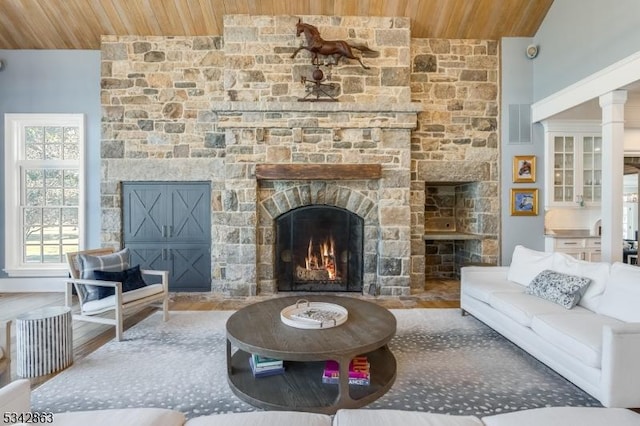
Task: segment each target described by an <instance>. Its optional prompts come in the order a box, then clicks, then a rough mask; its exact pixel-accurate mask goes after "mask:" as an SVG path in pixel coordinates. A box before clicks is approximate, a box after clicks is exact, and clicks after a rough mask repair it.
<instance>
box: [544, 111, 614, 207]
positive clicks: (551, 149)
mask: <svg viewBox="0 0 640 426" xmlns="http://www.w3.org/2000/svg"><path fill="white" fill-rule="evenodd" d="M542 124H543V126H544V129H545V162H546V164H545V165H546V167H545V170H546V173H547V175H546V190H545V207H582V206H585V205H587V206H598V205H600V203H601V201H602V132H601V124H600V123H599V122H595V121H577V120H570V121H569V120H548V121H545V122H543V123H542Z"/></svg>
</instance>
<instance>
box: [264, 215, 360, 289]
mask: <svg viewBox="0 0 640 426" xmlns="http://www.w3.org/2000/svg"><path fill="white" fill-rule="evenodd" d="M363 247H364V220H363V219H362V218H361V217H359V216H358V215H356V214H354V213H351V212H349V211H348V210H345V209H341V208H338V207H332V206H306V207H300V208H297V209H294V210H291V211H289V212H287V213H284V214H282V215H281V216H279V217H278V218H277V219H276V277H277V287H278V291H362V284H363V270H364V262H363Z"/></svg>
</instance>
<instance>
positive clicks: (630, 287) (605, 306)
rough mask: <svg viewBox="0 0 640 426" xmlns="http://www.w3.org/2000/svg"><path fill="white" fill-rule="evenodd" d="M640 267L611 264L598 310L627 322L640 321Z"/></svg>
mask: <svg viewBox="0 0 640 426" xmlns="http://www.w3.org/2000/svg"><path fill="white" fill-rule="evenodd" d="M639 306H640V267H638V266H632V265H626V264H624V263H620V262H616V263H614V264H613V265H612V266H611V274H610V275H609V281H608V282H607V286H606V287H605V289H604V293H603V294H602V298H601V299H600V303H599V304H598V309H597V312H598V313H599V314H602V315H607V316H609V317H612V318H616V319H619V320H621V321H626V322H640V309H638V307H639Z"/></svg>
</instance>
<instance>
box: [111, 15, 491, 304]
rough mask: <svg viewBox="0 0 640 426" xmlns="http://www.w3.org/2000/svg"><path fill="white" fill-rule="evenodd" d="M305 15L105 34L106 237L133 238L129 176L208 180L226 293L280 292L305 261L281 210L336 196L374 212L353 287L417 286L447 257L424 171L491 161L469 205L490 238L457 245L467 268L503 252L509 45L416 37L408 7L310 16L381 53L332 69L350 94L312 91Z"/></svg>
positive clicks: (399, 291) (359, 215)
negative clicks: (212, 30) (440, 251)
mask: <svg viewBox="0 0 640 426" xmlns="http://www.w3.org/2000/svg"><path fill="white" fill-rule="evenodd" d="M298 18H299V17H297V16H295V17H294V16H249V15H228V16H225V18H224V32H223V36H220V37H156V36H104V37H103V40H102V46H101V51H102V82H101V84H102V107H103V119H102V121H103V122H102V141H101V158H102V171H101V173H102V185H101V203H102V205H101V207H102V242H103V244H104V245H111V246H114V247H119V246H121V245H122V224H121V211H120V207H121V202H122V201H121V190H120V187H121V182H123V181H180V180H184V181H208V182H210V183H211V200H212V203H211V224H212V232H211V234H212V241H211V275H212V277H213V279H212V283H211V291H212V292H213V293H221V294H225V295H231V296H249V295H255V294H269V293H273V292H277V291H282V289H281V290H279V288H278V287H279V281H280V276H281V275H282V274H285V275H288V276H289V277H296V274H295V268H294V263H291V264H290V265H288V266H287V265H284V266H283V265H279V261H280V260H282V258H283V256H284V257H285V258H286V257H287V254H286V253H284V254H283V252H286V250H287V249H285V250H283V249H281V248H280V247H279V244H280V240H279V238H280V237H279V236H278V227H279V226H280V225H279V221H280V220H281V219H283V218H285V217H287V215H289V214H293V212H302V211H304V210H306V209H311V208H315V207H326V208H328V209H335V211H340V212H345V213H346V214H348V215H349V217H350V218H354V222H361V231H359V232H361V239H362V241H361V245H362V250H361V253H359V254H358V253H355V254H354V251H355V249H354V247H348V248H347V250H346V253H344V252H345V250H344V249H338V252H339V253H335V254H334V256H336V258H340V259H343V258H344V256H346V258H350V257H355V258H360V259H359V260H358V263H359V265H358V266H353V265H352V264H351V263H349V262H346V266H345V263H344V262H343V264H342V265H341V266H340V268H345V267H346V269H347V270H348V271H347V272H346V273H347V275H350V274H351V275H350V276H351V278H348V279H347V281H348V282H349V284H351V282H352V281H353V282H354V283H355V286H356V287H355V288H356V289H357V290H355V291H362V292H364V293H366V294H375V295H408V294H409V293H410V292H411V291H412V289H417V288H423V287H424V285H425V273H426V272H429V271H433V270H436V269H438V268H440V269H439V270H445V269H446V267H448V265H446V264H443V265H441V266H442V267H440V266H438V267H437V268H435V267H434V266H433V265H431V262H435V261H436V257H434V256H430V253H428V252H427V251H426V250H427V248H428V245H427V244H425V231H426V227H425V220H426V216H428V214H426V213H427V212H426V211H425V205H426V204H425V200H426V198H427V191H426V190H425V188H426V184H427V182H436V184H437V183H438V182H445V181H446V182H448V183H455V182H460V185H462V186H464V182H469V181H470V178H469V176H468V173H469V172H473V173H476V172H477V171H480V172H481V173H480V175H479V176H478V177H476V178H474V179H472V180H473V181H476V182H477V185H476V187H475V189H465V191H467V192H469V193H470V200H471V201H470V202H469V203H467V204H468V206H467V209H466V210H465V211H464V213H463V214H462V216H464V220H465V221H467V222H468V223H469V224H471V227H472V229H473V232H474V233H475V234H476V235H479V236H480V237H478V238H477V239H475V240H472V241H471V240H470V241H465V242H462V243H460V244H458V245H457V246H456V247H457V248H456V249H455V256H456V257H459V258H460V261H459V262H457V263H456V265H460V264H463V263H464V262H468V261H479V262H483V263H494V264H495V263H496V261H497V258H498V255H499V247H498V244H497V241H498V235H499V221H498V217H499V211H500V205H499V193H498V188H499V185H498V180H499V170H498V164H499V144H498V140H497V130H498V123H497V116H498V113H497V112H498V105H497V81H498V76H497V69H498V61H497V58H498V56H497V43H496V42H494V41H486V40H431V39H411V36H410V25H409V24H410V20H409V19H408V18H384V17H331V16H303V17H301V18H302V21H303V22H307V23H310V24H312V25H315V26H317V27H318V28H319V30H320V32H321V33H322V34H323V36H324V37H325V38H327V39H334V40H335V39H343V40H348V41H353V42H355V43H361V44H366V45H367V46H369V47H370V48H371V49H373V50H376V51H377V52H379V56H378V57H376V58H364V59H363V61H364V62H365V63H366V64H367V65H368V66H369V67H370V69H364V68H362V67H361V66H360V65H359V64H358V63H357V62H355V61H348V60H343V61H341V62H340V64H339V65H338V66H333V67H331V69H330V70H329V69H327V68H325V73H326V74H329V75H330V76H331V82H332V83H334V84H335V85H336V89H335V94H336V97H337V100H338V101H337V102H299V99H301V98H304V97H305V95H306V92H305V86H304V85H303V84H302V83H301V79H302V78H303V77H306V78H310V76H311V75H312V72H313V69H314V68H313V66H311V64H310V56H309V55H308V54H307V53H306V52H301V53H300V54H299V55H298V56H297V57H296V58H295V59H292V58H291V54H292V53H293V52H294V51H295V50H296V48H297V47H298V46H299V45H300V43H301V40H300V39H299V38H297V37H296V35H295V23H296V22H297V21H298ZM349 220H351V219H349ZM283 226H284V225H283ZM427 228H428V226H427ZM339 232H342V230H340V231H339ZM349 232H354V231H349ZM320 238H324V237H320ZM354 240H356V241H357V240H358V238H355V239H354ZM292 244H293V243H292ZM295 244H303V243H297V242H296V243H295ZM350 244H352V243H351V242H350V243H348V244H347V245H348V246H349V245H350ZM353 244H354V245H357V244H360V243H353ZM291 249H292V250H293V248H291ZM429 250H430V249H429ZM294 251H296V252H297V251H298V249H297V248H295V250H294ZM292 255H293V254H292ZM295 256H298V254H297V253H296V255H295ZM296 258H297V257H296ZM439 259H440V260H442V259H446V261H448V258H446V257H443V256H441V257H440V258H439ZM446 261H445V263H446ZM426 263H428V264H429V266H428V268H429V269H426ZM295 266H298V265H297V263H296V264H295ZM288 267H290V270H287V268H288ZM456 267H457V266H455V265H454V266H453V268H454V269H455V268H456ZM434 268H435V269H434ZM316 270H318V269H316ZM283 271H284V272H283ZM291 271H294V272H291ZM325 273H328V272H309V273H307V274H308V276H310V277H314V274H316V275H315V277H321V276H322V274H325ZM300 274H301V275H304V274H305V273H304V272H300ZM352 274H355V275H352ZM291 280H292V281H295V278H292V279H291ZM307 281H314V282H307V283H305V284H304V285H303V286H302V287H303V288H304V286H308V287H314V286H316V285H327V283H326V282H324V281H325V280H324V279H311V280H307ZM328 284H329V285H333V284H335V283H328ZM340 285H342V284H340Z"/></svg>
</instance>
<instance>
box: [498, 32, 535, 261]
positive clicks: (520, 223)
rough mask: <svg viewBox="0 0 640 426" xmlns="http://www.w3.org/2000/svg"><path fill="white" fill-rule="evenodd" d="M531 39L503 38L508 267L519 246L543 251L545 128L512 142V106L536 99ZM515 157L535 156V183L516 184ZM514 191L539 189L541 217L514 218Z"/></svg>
mask: <svg viewBox="0 0 640 426" xmlns="http://www.w3.org/2000/svg"><path fill="white" fill-rule="evenodd" d="M529 44H531V39H530V38H516V37H513V38H503V39H502V42H501V47H500V48H501V55H502V57H501V73H502V74H501V77H502V85H501V105H502V108H501V110H502V111H501V118H500V119H501V141H502V144H501V148H502V149H501V170H502V172H501V188H500V189H501V205H502V211H501V224H502V232H501V263H502V264H503V265H509V264H510V263H511V254H512V253H513V249H514V247H515V246H516V245H518V244H522V245H525V246H527V247H529V248H531V249H534V250H544V209H543V206H544V205H543V200H544V138H543V135H542V126H540V125H535V126H534V127H533V131H532V133H533V137H532V141H531V142H530V143H526V144H513V143H509V139H510V138H509V125H508V123H509V120H510V119H511V117H509V105H510V104H516V105H522V104H531V103H532V100H533V87H532V84H533V61H535V59H534V60H533V61H532V60H531V59H529V58H527V57H526V55H525V49H526V47H527V45H529ZM515 155H535V156H536V165H537V173H536V182H535V183H533V184H523V183H513V177H512V169H513V167H512V164H513V163H512V161H513V157H514V156H515ZM512 188H538V211H539V214H538V216H511V208H510V201H511V200H510V197H511V189H512Z"/></svg>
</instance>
